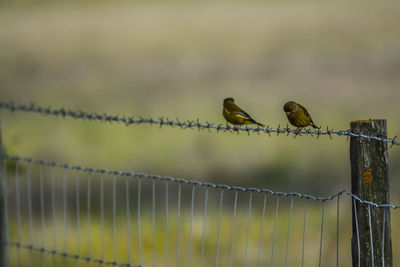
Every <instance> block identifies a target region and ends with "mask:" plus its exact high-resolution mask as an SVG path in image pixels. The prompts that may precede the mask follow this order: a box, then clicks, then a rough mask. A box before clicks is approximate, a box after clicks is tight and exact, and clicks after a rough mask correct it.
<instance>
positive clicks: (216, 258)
mask: <svg viewBox="0 0 400 267" xmlns="http://www.w3.org/2000/svg"><path fill="white" fill-rule="evenodd" d="M223 199H224V190H221V192H220V196H219V211H218V226H217V246H216V251H215V267H218V263H219V262H218V260H219V258H218V257H219V242H220V238H221V220H222V204H223Z"/></svg>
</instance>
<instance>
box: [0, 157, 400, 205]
mask: <svg viewBox="0 0 400 267" xmlns="http://www.w3.org/2000/svg"><path fill="white" fill-rule="evenodd" d="M0 157H2V158H5V159H11V160H16V161H25V162H28V163H34V164H39V165H42V166H54V167H58V168H64V169H70V170H78V171H81V172H88V173H100V174H107V175H116V176H127V177H135V178H140V179H139V180H141V179H154V180H162V181H169V182H176V183H179V184H191V185H195V186H201V187H208V188H216V189H225V190H229V191H236V192H247V191H249V192H257V193H269V194H271V195H275V196H279V197H282V196H283V197H291V196H293V197H297V198H305V199H311V200H316V201H330V200H332V199H334V198H336V197H338V196H340V195H343V194H347V195H348V196H350V197H351V198H354V199H355V200H357V201H358V202H359V203H361V204H367V205H370V206H374V207H377V208H379V207H381V208H383V207H387V208H392V209H398V208H400V205H392V204H387V203H385V204H380V203H375V202H372V201H366V200H363V199H361V198H359V197H358V196H356V195H354V194H353V193H351V192H350V191H348V190H342V191H339V192H337V193H335V194H333V195H331V196H328V197H318V196H312V195H308V194H302V193H298V192H288V193H286V192H279V191H273V190H270V189H267V188H256V187H241V186H233V185H226V184H214V183H209V182H201V181H197V180H191V179H186V178H176V177H171V176H160V175H156V174H147V173H138V172H131V171H121V170H109V169H99V168H90V167H84V166H80V165H72V164H68V163H61V162H56V161H48V160H44V159H35V158H32V157H23V156H17V155H8V154H1V155H0Z"/></svg>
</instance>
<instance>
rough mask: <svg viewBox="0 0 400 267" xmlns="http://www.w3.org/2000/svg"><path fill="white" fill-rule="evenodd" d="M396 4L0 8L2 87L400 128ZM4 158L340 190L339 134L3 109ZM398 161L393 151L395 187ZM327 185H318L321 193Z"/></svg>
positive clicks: (128, 106) (135, 106)
mask: <svg viewBox="0 0 400 267" xmlns="http://www.w3.org/2000/svg"><path fill="white" fill-rule="evenodd" d="M399 11H400V3H399V2H398V1H386V0H385V1H379V2H376V1H301V2H298V1H264V2H261V1H217V2H214V1H205V2H199V1H168V2H162V1H150V2H147V1H146V2H142V1H137V2H129V1H113V2H112V3H110V2H106V1H99V2H98V1H83V2H81V1H72V2H66V1H65V2H63V1H57V2H50V1H3V2H2V3H1V9H0V25H1V27H0V40H1V42H0V93H1V99H2V100H3V101H9V100H13V101H16V102H22V103H27V102H31V101H32V102H35V103H37V104H39V105H43V106H51V107H54V108H59V107H65V108H70V109H81V110H85V111H93V112H98V113H103V112H107V113H110V114H119V115H127V116H131V115H132V116H139V115H140V116H144V117H150V116H151V117H154V118H159V117H162V116H164V117H168V118H172V119H175V118H179V119H181V120H195V119H197V118H199V119H200V121H202V122H205V121H209V122H212V123H215V124H220V123H225V122H224V120H223V117H222V115H221V105H222V100H223V98H225V97H228V96H232V97H234V98H235V99H236V102H237V103H238V104H239V105H240V106H241V107H242V108H243V109H245V110H246V111H247V112H249V113H250V114H251V115H252V116H253V117H254V118H255V119H257V120H259V121H261V122H263V123H265V124H266V125H270V126H272V127H277V126H278V125H279V124H280V125H282V126H283V125H285V126H286V124H287V120H286V117H285V115H284V113H283V110H282V106H283V104H284V103H285V102H286V101H288V100H295V101H298V102H300V103H302V104H304V105H305V106H306V107H307V108H308V109H309V112H310V113H311V115H312V116H313V119H314V121H315V122H316V123H317V124H318V125H322V127H323V128H325V127H326V126H329V127H330V128H334V129H348V128H349V123H350V121H352V120H355V119H369V118H385V119H387V120H388V132H389V136H392V137H393V136H395V135H397V134H399V133H400V123H399V122H398V118H397V114H398V112H397V109H398V104H399V101H400V94H399V91H398V88H399V82H400V75H399V72H400V34H399V33H400V30H399V29H400V20H399V19H398V14H399ZM2 113H3V114H2V115H3V116H2V124H3V132H4V133H3V135H4V140H5V144H6V146H7V148H8V151H9V153H15V154H22V155H31V156H35V157H44V158H49V159H54V160H60V161H67V162H71V163H78V164H82V165H89V166H98V167H106V168H117V169H129V170H135V171H141V172H150V173H158V174H162V175H172V176H180V177H190V178H194V179H205V180H207V181H211V182H216V183H230V184H236V185H244V186H250V185H252V186H259V187H267V188H272V189H275V190H281V191H301V192H304V193H313V194H319V195H323V194H327V193H332V192H335V191H336V190H337V189H339V188H340V189H342V188H349V187H350V178H349V173H350V171H349V170H350V166H349V142H348V141H346V138H343V137H333V140H330V139H329V138H327V137H322V138H320V139H319V140H317V139H315V138H310V137H299V138H296V139H293V138H292V137H289V138H288V137H286V136H278V137H275V136H273V137H271V138H269V137H267V136H264V135H262V136H250V137H248V136H247V135H246V134H241V135H239V136H238V135H237V134H231V133H220V134H216V133H211V134H209V133H207V132H206V131H202V132H198V131H195V130H186V131H182V130H179V129H170V128H168V127H165V128H164V129H162V130H159V129H158V127H155V126H146V125H140V126H131V127H125V126H122V125H109V124H104V123H99V122H82V121H74V120H72V119H66V120H60V119H54V118H46V117H42V116H38V115H29V114H20V113H16V114H12V115H11V114H10V113H8V112H2ZM399 166H400V153H399V149H397V147H395V148H392V149H391V150H390V175H391V184H392V193H393V194H395V193H396V192H397V190H394V188H399V182H398V180H399V179H396V177H398V174H399V171H400V167H399ZM327 184H329V186H328V187H327V186H326V185H327Z"/></svg>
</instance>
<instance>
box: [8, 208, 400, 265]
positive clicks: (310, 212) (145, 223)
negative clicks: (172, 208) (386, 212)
mask: <svg viewBox="0 0 400 267" xmlns="http://www.w3.org/2000/svg"><path fill="white" fill-rule="evenodd" d="M333 202H335V201H333ZM343 203H345V204H344V205H343ZM343 203H342V208H341V213H340V214H341V215H340V216H341V217H340V224H339V229H340V235H339V265H340V266H350V265H351V243H350V240H351V216H347V215H346V214H350V213H351V207H350V206H349V205H348V203H347V201H346V202H343ZM269 205H270V206H268V207H267V213H266V217H265V221H264V231H263V237H262V247H261V258H260V259H261V262H260V263H261V266H267V265H269V264H270V260H271V253H272V244H273V229H274V214H275V210H274V208H275V207H274V204H269ZM259 208H260V207H258V209H259ZM258 209H257V210H254V211H253V215H252V216H251V223H252V225H251V227H250V232H249V241H248V242H249V247H248V254H247V265H248V266H255V265H256V263H257V259H258V245H259V238H260V225H261V214H262V213H258V212H257V211H258ZM132 215H134V214H132ZM189 215H190V213H189V211H187V212H184V213H182V216H181V221H180V223H181V224H180V225H181V227H180V239H179V242H178V241H177V221H176V218H177V215H176V213H175V212H171V213H170V214H169V220H168V223H169V224H168V226H169V228H168V250H166V239H165V238H166V237H165V230H166V229H165V220H164V218H163V214H160V215H157V216H160V217H161V218H160V217H158V219H157V220H156V229H155V231H156V244H155V256H156V261H155V263H156V266H164V264H165V258H166V253H167V252H168V266H176V263H177V258H176V257H177V256H176V255H177V254H176V253H177V246H179V251H180V258H179V262H180V266H188V263H189V253H190V245H189V244H190V241H189V231H190V228H189V226H190V217H189ZM303 216H304V204H303V203H302V202H301V201H295V204H294V210H293V217H292V224H291V229H290V237H289V250H288V264H289V266H300V265H301V260H302V242H303V226H304V224H303ZM288 218H289V206H288V205H287V203H284V204H283V205H282V206H281V207H280V211H279V216H278V221H277V231H276V233H277V236H276V243H275V248H274V265H276V266H283V265H284V262H285V255H286V243H287V234H288ZM72 219H73V218H70V219H69V220H68V221H67V227H65V226H64V222H63V220H62V216H57V221H56V225H55V227H54V225H53V224H52V223H51V221H50V220H49V221H47V223H46V229H47V230H46V235H45V236H46V238H45V241H44V244H45V247H47V248H50V249H53V248H54V249H56V250H58V251H61V252H64V251H66V252H69V253H71V254H79V255H81V256H83V257H85V256H90V257H91V258H93V259H101V258H103V259H104V260H106V261H114V260H116V261H118V262H120V263H125V262H128V257H129V256H128V255H129V250H128V248H129V247H128V244H129V243H128V242H130V246H131V258H132V263H133V264H139V261H140V256H139V247H138V242H139V241H138V233H137V229H138V228H137V220H136V218H135V217H134V216H132V220H131V224H130V227H131V232H130V233H131V234H130V235H128V232H127V222H126V218H125V217H124V216H119V217H118V218H117V220H116V225H115V226H116V229H117V230H116V241H117V245H116V248H117V254H116V255H114V252H113V244H114V243H113V231H112V229H113V224H112V220H111V218H110V217H106V219H105V226H104V232H103V235H104V252H103V253H102V243H101V242H102V232H101V224H100V217H96V216H92V217H91V224H90V227H88V225H87V223H86V215H85V214H84V213H83V214H82V215H81V219H82V223H81V225H80V226H81V228H80V229H81V231H80V232H79V233H80V235H79V234H78V233H77V232H76V231H77V230H76V222H75V221H74V220H72ZM399 219H400V218H399V213H398V212H397V211H396V210H393V211H392V220H393V221H398V220H399ZM141 225H142V249H143V255H142V256H143V266H149V265H152V259H153V242H152V217H151V214H150V213H149V212H146V211H144V214H143V216H142V220H141ZM217 225H218V213H217V210H215V209H214V208H213V207H210V210H209V212H208V216H207V224H206V235H205V245H204V246H205V258H204V259H205V262H204V263H205V266H214V264H215V257H216V242H217ZM221 225H222V227H221V236H220V247H219V265H220V266H225V265H227V264H228V263H229V257H230V244H231V229H232V228H231V227H232V211H231V210H225V211H224V215H223V216H222V221H221ZM393 226H394V224H393ZM15 227H16V224H12V225H11V235H10V239H11V240H17V229H16V228H15ZM246 227H247V211H246V210H245V209H239V210H238V213H237V217H236V222H235V233H234V246H233V265H232V266H242V265H243V263H244V258H245V256H244V255H245V240H246V238H247V236H246ZM66 229H67V230H66ZM33 230H34V232H33V233H34V234H33V243H32V244H35V245H36V246H37V247H41V246H42V244H43V243H42V235H41V234H42V232H41V228H40V221H35V222H34V228H33ZM320 230H321V205H320V203H315V204H312V203H311V202H309V203H308V208H307V222H306V232H305V237H306V238H305V247H304V253H305V254H304V266H315V265H317V264H318V261H319V249H320V236H321V235H320V234H321V233H320ZM65 231H67V232H66V233H67V235H65ZM202 231H203V218H202V216H201V214H196V215H195V217H194V221H193V239H192V242H193V243H192V244H193V249H192V262H193V265H192V266H200V262H201V255H202V254H201V253H202V234H203V232H202ZM21 234H22V237H23V238H22V240H23V241H25V242H23V243H24V244H30V243H29V241H28V240H29V225H28V224H27V220H24V223H23V226H22V232H21ZM398 234H400V233H399V231H398V228H397V227H392V237H396V236H398ZM54 236H56V237H57V241H56V242H55V241H54ZM128 240H129V241H128ZM392 242H393V259H394V263H396V262H398V260H399V257H398V255H397V254H396V251H398V248H399V245H400V244H399V239H398V238H392ZM89 244H90V245H89ZM17 253H18V252H17V249H16V248H14V247H9V255H10V263H11V266H14V265H15V264H16V262H17V259H18V256H17V255H18V254H17ZM20 253H21V261H22V266H29V261H30V259H31V258H30V254H29V250H24V249H21V250H20ZM32 256H33V257H32V259H33V261H32V262H31V263H33V266H38V265H41V261H42V258H41V253H39V252H33V254H32ZM44 261H45V262H46V265H52V262H53V258H52V255H51V254H48V253H45V254H44ZM55 262H56V265H55V266H61V265H62V263H63V257H61V256H56V257H55ZM65 262H66V264H67V266H70V265H72V264H73V263H74V259H70V258H65ZM77 262H78V266H81V265H83V264H86V263H85V261H81V260H78V261H77ZM321 262H322V265H323V266H336V209H335V203H327V205H326V209H325V216H324V232H323V243H322V261H321ZM87 266H98V264H88V265H87Z"/></svg>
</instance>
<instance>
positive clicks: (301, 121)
mask: <svg viewBox="0 0 400 267" xmlns="http://www.w3.org/2000/svg"><path fill="white" fill-rule="evenodd" d="M283 110H284V111H285V113H286V116H287V118H288V120H289V122H290V123H291V124H292V125H293V126H296V127H297V129H296V130H295V132H297V133H298V132H299V131H301V130H302V128H304V127H307V126H311V127H313V128H314V129H320V128H321V127H318V126H316V125H315V123H314V122H313V120H312V118H311V116H310V114H309V113H308V111H307V109H306V108H305V107H303V106H302V105H300V104H298V103H296V102H294V101H289V102H287V103H286V104H285V105H284V106H283Z"/></svg>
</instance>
